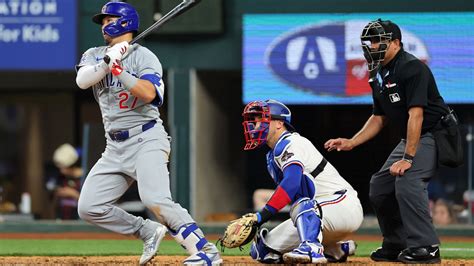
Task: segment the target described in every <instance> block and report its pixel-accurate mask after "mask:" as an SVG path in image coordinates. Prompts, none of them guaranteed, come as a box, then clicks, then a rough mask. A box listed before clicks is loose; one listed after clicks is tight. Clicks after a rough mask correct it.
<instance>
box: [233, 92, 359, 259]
mask: <svg viewBox="0 0 474 266" xmlns="http://www.w3.org/2000/svg"><path fill="white" fill-rule="evenodd" d="M243 119H244V121H243V123H242V124H243V127H244V134H245V140H246V144H245V147H244V150H251V149H255V148H258V147H261V146H263V145H264V144H266V145H267V146H268V147H270V151H269V152H268V153H267V167H268V172H269V173H270V175H271V177H272V179H273V180H274V181H275V183H276V185H277V188H276V190H275V192H274V194H273V195H272V197H271V198H270V200H269V201H268V202H267V204H266V205H265V207H264V208H263V209H262V210H261V211H258V212H256V213H254V214H247V215H252V216H253V217H254V219H255V220H256V222H257V224H258V226H261V225H262V224H264V223H265V222H267V221H268V220H270V219H271V217H272V216H273V215H274V214H276V213H277V212H278V211H279V210H281V209H282V208H283V207H285V206H286V205H287V204H291V209H290V219H288V220H286V221H284V222H283V223H281V224H279V225H278V226H277V227H275V228H274V229H273V230H271V231H268V230H267V229H266V228H262V229H260V231H259V232H258V233H257V237H256V239H255V240H254V241H253V242H252V246H251V251H250V255H251V256H252V258H253V259H255V260H257V261H259V262H263V263H282V262H284V263H292V264H293V263H325V262H327V261H329V262H343V261H346V260H347V257H348V256H350V255H353V254H354V253H355V249H356V245H355V243H354V241H352V240H345V238H346V237H347V236H348V235H349V234H350V233H352V232H354V231H355V230H357V229H358V228H359V226H360V224H361V223H362V219H363V211H362V206H361V204H360V201H359V199H358V197H357V192H356V191H355V190H354V189H353V188H352V186H351V185H350V184H349V183H348V182H347V181H346V180H344V178H342V177H341V176H340V175H339V173H338V172H337V170H336V169H335V168H334V167H333V166H332V165H331V164H330V163H329V162H328V161H327V160H326V159H324V157H323V156H322V155H321V153H320V152H319V151H318V150H317V149H316V148H315V147H314V145H313V144H312V143H311V142H310V141H309V140H308V139H307V138H305V137H303V136H301V135H299V134H298V133H296V132H295V128H294V127H293V126H292V124H291V112H290V110H289V109H288V107H287V106H285V105H284V104H283V103H280V102H278V101H274V100H267V101H254V102H251V103H249V104H248V105H247V106H246V107H245V109H244V111H243Z"/></svg>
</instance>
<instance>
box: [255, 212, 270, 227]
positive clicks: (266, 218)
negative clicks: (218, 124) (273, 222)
mask: <svg viewBox="0 0 474 266" xmlns="http://www.w3.org/2000/svg"><path fill="white" fill-rule="evenodd" d="M259 213H260V217H261V220H260V222H259V223H258V225H259V226H260V225H262V224H264V223H266V222H268V221H269V220H270V219H271V218H272V217H273V213H272V212H271V211H269V210H268V209H267V208H263V209H262V210H261V211H259Z"/></svg>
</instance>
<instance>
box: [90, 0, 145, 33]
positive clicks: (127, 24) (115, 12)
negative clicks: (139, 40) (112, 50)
mask: <svg viewBox="0 0 474 266" xmlns="http://www.w3.org/2000/svg"><path fill="white" fill-rule="evenodd" d="M106 16H112V17H119V19H118V20H117V21H115V22H113V23H110V24H109V25H107V26H106V27H105V28H104V32H105V33H106V34H107V35H109V36H111V37H117V36H120V35H122V34H124V33H126V32H136V31H138V27H139V24H140V19H139V17H138V13H137V11H136V10H135V8H133V6H131V5H130V4H128V3H125V2H108V3H107V4H105V5H104V6H103V7H102V11H101V12H100V13H99V14H97V15H95V16H93V17H92V21H94V22H95V23H97V24H99V25H102V19H104V18H105V17H106Z"/></svg>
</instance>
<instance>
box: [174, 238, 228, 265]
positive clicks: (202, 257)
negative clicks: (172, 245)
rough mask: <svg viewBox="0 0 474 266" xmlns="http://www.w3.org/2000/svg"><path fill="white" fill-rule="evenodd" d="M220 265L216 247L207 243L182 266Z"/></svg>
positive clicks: (220, 261) (220, 259)
mask: <svg viewBox="0 0 474 266" xmlns="http://www.w3.org/2000/svg"><path fill="white" fill-rule="evenodd" d="M221 263H222V258H221V255H220V254H219V251H218V250H217V247H216V246H215V245H214V244H212V243H209V242H208V243H207V244H206V245H205V246H204V247H203V248H202V249H201V250H200V251H198V252H197V253H195V254H193V255H191V256H189V257H188V258H187V259H185V260H184V262H183V264H184V265H220V264H221Z"/></svg>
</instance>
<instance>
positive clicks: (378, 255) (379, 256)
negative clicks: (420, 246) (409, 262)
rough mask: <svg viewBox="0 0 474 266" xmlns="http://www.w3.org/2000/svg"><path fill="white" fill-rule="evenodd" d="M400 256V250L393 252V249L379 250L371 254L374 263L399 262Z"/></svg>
mask: <svg viewBox="0 0 474 266" xmlns="http://www.w3.org/2000/svg"><path fill="white" fill-rule="evenodd" d="M399 254H400V251H399V250H392V249H384V248H378V249H377V250H375V251H374V252H372V254H370V258H371V259H372V260H373V261H393V262H395V261H398V255H399Z"/></svg>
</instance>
